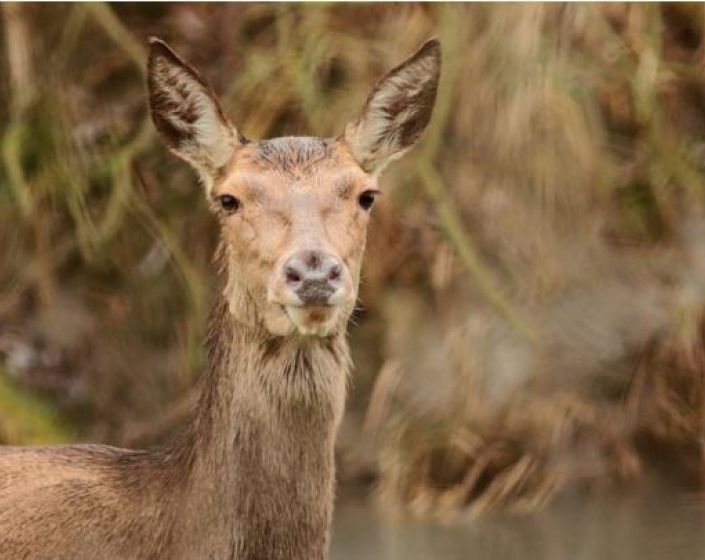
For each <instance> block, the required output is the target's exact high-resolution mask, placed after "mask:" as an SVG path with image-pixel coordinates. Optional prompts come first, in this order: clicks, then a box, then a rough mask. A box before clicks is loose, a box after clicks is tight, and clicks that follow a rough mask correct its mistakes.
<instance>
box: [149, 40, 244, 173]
mask: <svg viewBox="0 0 705 560" xmlns="http://www.w3.org/2000/svg"><path fill="white" fill-rule="evenodd" d="M147 85H148V89H149V109H150V112H151V114H152V120H153V121H154V125H155V126H156V128H157V130H158V131H159V133H160V135H161V137H162V138H163V139H164V141H165V142H166V144H167V146H168V147H169V149H170V150H171V151H172V152H174V153H175V154H176V155H177V156H179V157H180V158H182V159H184V160H186V161H188V162H189V163H191V164H192V165H193V166H194V167H195V168H196V169H197V171H199V173H201V174H202V175H206V176H209V175H210V176H212V175H213V174H215V173H216V172H217V171H218V169H220V168H221V167H222V166H223V165H225V164H226V163H227V161H228V159H229V157H230V155H231V154H232V152H233V150H234V149H235V147H236V146H237V145H238V143H239V141H240V140H239V137H238V134H237V131H236V130H235V127H234V126H233V125H232V124H230V121H228V119H227V118H226V117H225V115H224V114H223V111H222V110H221V108H220V105H219V104H218V101H217V100H216V98H215V95H214V94H213V91H212V90H211V88H210V87H209V86H208V84H207V83H206V81H205V80H204V79H203V77H202V76H201V75H200V74H199V73H198V71H197V70H195V69H194V68H192V67H191V66H189V65H188V64H187V63H186V62H184V61H183V60H182V59H181V58H180V57H179V56H178V55H177V54H176V53H175V52H174V51H173V50H171V49H170V48H169V46H168V45H167V44H166V43H164V42H163V41H160V40H159V39H155V38H152V39H150V51H149V62H148V64H147Z"/></svg>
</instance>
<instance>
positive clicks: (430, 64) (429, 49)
mask: <svg viewBox="0 0 705 560" xmlns="http://www.w3.org/2000/svg"><path fill="white" fill-rule="evenodd" d="M440 71H441V44H440V42H439V41H438V39H436V38H435V37H434V38H431V39H429V40H428V41H426V42H425V43H424V44H423V45H422V46H421V47H420V48H419V49H418V50H417V51H416V52H415V53H414V54H413V55H411V56H410V57H409V58H408V59H407V60H405V61H404V62H402V63H401V64H400V65H399V66H397V67H396V68H394V69H393V70H392V71H391V72H389V73H388V74H387V75H386V76H385V77H384V78H383V79H382V80H381V81H380V82H379V83H378V84H377V85H376V86H375V88H374V89H373V90H372V93H370V95H369V97H368V98H367V101H366V102H365V106H364V108H363V110H362V113H361V114H360V116H359V117H358V119H357V120H356V121H354V122H352V123H350V124H349V125H348V126H347V127H346V129H345V141H346V142H347V144H348V146H350V149H351V150H352V153H353V156H354V157H355V159H356V160H357V162H358V163H359V164H360V166H361V167H362V168H363V169H364V170H365V171H367V172H368V173H373V174H378V173H380V172H381V171H382V169H384V167H385V166H386V165H387V164H388V163H389V162H390V161H392V160H394V159H396V158H398V157H400V156H402V155H403V154H404V153H405V152H406V151H407V150H408V149H409V148H411V146H413V145H414V144H415V143H416V142H417V140H418V139H419V137H420V136H421V133H422V132H423V131H424V129H425V128H426V126H427V125H428V123H429V121H430V120H431V114H432V112H433V106H434V104H435V101H436V91H437V89H438V80H439V77H440Z"/></svg>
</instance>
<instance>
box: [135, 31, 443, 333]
mask: <svg viewBox="0 0 705 560" xmlns="http://www.w3.org/2000/svg"><path fill="white" fill-rule="evenodd" d="M440 66H441V52H440V44H439V42H438V41H437V40H436V39H431V40H429V41H428V42H426V43H425V44H424V45H423V46H421V48H420V49H419V50H418V51H417V52H416V53H414V54H413V55H412V56H411V57H410V58H408V59H407V60H406V61H405V62H403V63H402V64H400V65H399V66H397V67H396V68H395V69H393V70H392V71H391V72H390V73H389V74H387V76H385V77H384V78H383V79H382V80H381V81H380V82H379V83H378V84H377V86H376V87H375V88H374V89H373V90H372V92H371V93H370V95H369V96H368V98H367V101H366V103H365V105H364V107H363V109H362V112H361V113H360V115H359V116H358V118H357V119H356V120H354V121H353V122H351V123H350V124H348V125H347V127H346V128H345V132H344V133H343V134H341V135H340V136H339V137H336V138H312V137H286V138H275V139H271V140H258V141H255V140H248V139H247V138H245V137H244V136H243V135H242V134H240V133H239V132H238V131H237V129H236V128H235V126H233V125H232V124H231V122H230V121H229V120H228V119H227V117H226V116H225V115H224V113H223V111H222V110H221V108H220V106H219V104H218V101H217V100H216V98H215V96H214V94H213V92H212V90H211V89H210V87H209V86H208V84H207V83H206V81H205V80H204V79H203V77H202V76H201V75H200V74H199V73H198V72H197V71H196V70H195V69H194V68H192V67H191V66H190V65H189V64H187V63H186V62H184V60H182V59H181V58H180V57H179V56H178V55H177V54H176V53H175V52H174V51H173V50H171V49H170V48H169V47H168V46H167V45H166V44H165V43H164V42H162V41H160V40H157V39H152V40H151V52H150V56H149V64H148V87H149V106H150V110H151V114H152V119H153V120H154V124H155V126H156V127H157V130H158V131H159V133H160V135H161V136H162V138H163V139H164V141H165V142H166V144H167V146H168V148H169V149H170V150H171V151H172V152H173V153H175V154H176V155H177V156H179V157H180V158H182V159H184V160H186V161H188V162H189V163H190V164H191V165H192V166H193V167H194V168H195V169H196V171H197V172H198V174H199V175H200V178H201V181H202V183H203V185H204V188H205V192H206V197H207V200H208V202H209V205H210V207H211V209H212V211H213V212H214V213H215V215H216V216H217V218H218V220H219V222H220V227H221V239H222V244H221V247H222V250H223V257H224V262H225V266H226V273H227V284H226V287H225V293H224V296H225V297H226V299H227V301H228V305H229V308H230V312H231V313H232V314H233V315H234V317H235V319H236V320H238V321H241V322H243V323H246V324H250V325H252V326H258V327H264V329H266V331H268V332H269V333H271V334H272V335H279V336H286V335H292V334H295V333H298V334H300V335H313V336H328V335H331V334H334V333H336V332H339V331H340V330H341V329H343V328H344V326H345V323H346V321H347V319H348V317H349V316H350V314H351V312H352V310H353V308H354V305H355V301H356V299H357V291H358V284H359V277H360V266H361V261H362V254H363V251H364V248H365V240H366V231H367V224H368V221H369V215H370V210H371V208H372V206H373V204H374V200H375V196H376V195H377V193H378V183H377V180H378V177H379V174H380V172H381V171H382V169H384V167H385V166H386V165H387V164H388V163H389V162H390V161H391V160H393V159H396V158H397V157H399V156H401V155H402V154H403V153H404V152H406V151H407V150H408V149H409V148H410V147H411V146H412V145H413V144H415V143H416V141H417V140H418V139H419V136H420V135H421V133H422V131H423V130H424V128H425V127H426V125H427V124H428V122H429V120H430V118H431V112H432V109H433V105H434V102H435V97H436V89H437V86H438V78H439V73H440Z"/></svg>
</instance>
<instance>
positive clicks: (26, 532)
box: [0, 40, 440, 560]
mask: <svg viewBox="0 0 705 560" xmlns="http://www.w3.org/2000/svg"><path fill="white" fill-rule="evenodd" d="M439 49H440V47H439V44H438V42H437V41H435V40H431V41H429V42H427V43H426V44H425V45H424V46H422V47H421V49H420V50H419V51H418V52H417V53H416V54H415V55H413V56H412V57H411V58H410V59H409V60H408V61H407V62H406V63H404V64H402V65H401V66H399V67H397V68H396V69H395V70H393V71H392V73H390V75H389V76H388V77H387V78H386V79H385V80H382V82H380V84H378V86H377V87H376V88H375V91H374V92H373V94H372V95H371V96H370V98H369V99H368V102H367V104H366V106H365V109H364V110H363V113H362V114H361V116H360V117H359V118H358V119H357V120H356V121H355V122H354V123H353V124H352V125H350V126H348V128H347V129H346V133H345V135H344V136H341V137H340V138H335V139H319V138H306V137H292V138H277V139H273V140H264V141H258V142H255V141H249V140H247V139H245V138H244V137H243V136H242V135H240V134H239V132H238V131H237V130H236V128H235V127H234V126H233V125H232V124H231V123H230V122H229V121H228V120H227V118H226V117H225V116H224V114H223V112H222V111H221V109H220V106H219V105H218V103H217V101H216V99H215V97H214V95H213V93H212V91H211V90H210V88H209V87H208V85H207V84H206V82H205V80H204V79H203V78H202V77H201V76H200V75H199V74H198V73H197V72H196V71H195V70H194V69H193V68H191V67H190V66H189V65H188V64H186V63H185V62H184V61H183V60H182V59H181V58H179V57H178V56H177V55H176V54H175V53H174V52H173V51H172V50H171V49H169V47H167V46H166V44H164V43H162V42H161V41H158V40H153V41H152V46H151V53H150V59H149V66H148V86H149V93H150V109H151V112H152V116H153V120H154V123H155V126H156V127H157V129H158V130H159V132H160V134H161V136H162V137H163V138H164V140H165V142H166V144H167V146H168V147H169V149H170V150H171V151H173V152H174V153H175V154H177V155H178V156H179V157H181V158H182V159H184V160H186V161H188V162H189V163H191V164H192V165H193V166H194V168H195V169H196V170H197V171H198V173H199V174H200V177H201V179H202V182H203V183H204V186H205V190H206V196H207V199H208V201H209V203H210V206H211V209H212V210H213V211H214V213H215V214H216V216H217V218H218V220H219V222H220V225H221V242H220V245H219V248H218V251H217V257H216V262H217V264H218V267H219V272H220V276H221V290H220V296H219V298H218V300H217V302H216V304H215V306H214V309H213V311H212V313H211V317H210V321H209V326H208V336H207V341H206V346H207V355H208V369H207V371H206V373H205V374H204V376H203V378H202V379H201V381H200V383H201V385H202V387H201V396H200V399H199V401H198V403H197V406H196V407H195V409H194V411H193V413H192V417H191V419H190V421H189V423H188V424H187V425H186V427H185V428H184V430H183V432H182V433H181V434H180V435H179V436H178V437H176V438H175V439H173V440H172V441H171V442H169V443H168V444H166V445H165V446H163V447H161V448H158V449H154V450H144V451H134V450H126V449H117V448H113V447H107V446H99V445H73V446H62V447H26V448H22V447H5V448H0V559H3V560H5V559H7V560H10V559H11V560H19V559H32V560H40V559H47V560H48V559H52V560H63V559H66V560H68V559H71V560H82V559H95V558H107V559H157V558H159V559H163V558H169V559H174V560H179V559H205V558H214V559H232V560H245V559H249V560H253V559H260V560H262V559H272V560H276V559H282V560H283V559H287V560H320V559H323V558H325V557H326V556H327V551H328V546H329V538H330V537H329V527H330V522H331V515H332V505H333V492H334V457H333V444H334V440H335V434H336V431H337V428H338V425H339V422H340V419H341V417H342V414H343V408H344V401H345V387H346V380H347V376H348V372H349V370H350V359H349V352H348V347H347V343H346V340H345V326H346V323H347V320H348V318H349V316H350V313H351V312H352V309H353V306H354V303H355V300H356V298H357V289H358V283H359V274H360V265H361V260H362V254H363V251H364V246H365V236H366V229H367V222H368V215H369V212H368V211H367V210H368V208H366V207H362V206H361V203H360V200H361V199H360V196H361V193H363V194H364V193H368V196H371V195H370V194H369V193H373V192H375V189H376V176H377V174H378V172H379V170H380V169H381V167H383V166H384V165H385V164H386V162H387V161H388V160H390V159H393V158H394V157H396V156H397V155H398V154H400V153H402V152H403V151H405V150H406V149H408V147H410V146H411V144H413V143H414V142H415V141H416V140H417V139H418V136H419V134H420V132H421V131H422V130H423V128H424V127H425V126H426V124H427V123H428V120H429V118H430V111H431V108H432V106H433V101H434V98H435V91H436V85H437V80H438V74H439V68H440V50H439ZM405 91H406V93H404V92H405ZM380 118H381V119H382V121H379V119H380ZM224 196H226V197H230V198H231V199H232V198H233V197H235V198H236V201H237V204H236V205H235V206H233V207H230V208H229V209H224V208H225V207H224V206H223V202H222V201H223V197H224ZM219 205H220V206H219ZM301 251H309V253H310V254H315V255H319V254H321V255H329V256H330V258H331V259H336V261H335V262H338V261H339V262H340V263H341V268H340V271H341V277H340V279H338V278H337V276H336V281H337V282H338V284H336V286H338V287H337V288H336V290H337V291H336V294H337V296H336V297H337V299H335V301H332V300H331V302H330V303H329V304H327V305H308V304H307V303H306V302H302V301H300V300H297V297H296V294H295V293H292V291H291V289H290V288H289V287H288V285H287V280H286V276H285V274H283V270H284V265H285V263H286V262H288V261H287V259H290V258H291V255H292V254H299V253H300V252H301ZM297 252H298V253H297ZM307 254H308V253H307ZM317 258H318V257H316V258H314V259H312V262H313V264H312V265H311V266H315V265H316V263H315V261H316V259H317Z"/></svg>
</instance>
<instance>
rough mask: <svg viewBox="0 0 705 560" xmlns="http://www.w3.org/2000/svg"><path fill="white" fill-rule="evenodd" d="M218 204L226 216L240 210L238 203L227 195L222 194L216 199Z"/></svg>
mask: <svg viewBox="0 0 705 560" xmlns="http://www.w3.org/2000/svg"><path fill="white" fill-rule="evenodd" d="M218 203H219V204H220V207H221V208H222V209H223V210H225V211H226V212H227V213H228V214H232V213H233V212H235V211H237V209H238V208H240V201H239V200H238V199H237V198H235V197H234V196H230V195H229V194H224V195H221V196H219V197H218Z"/></svg>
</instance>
